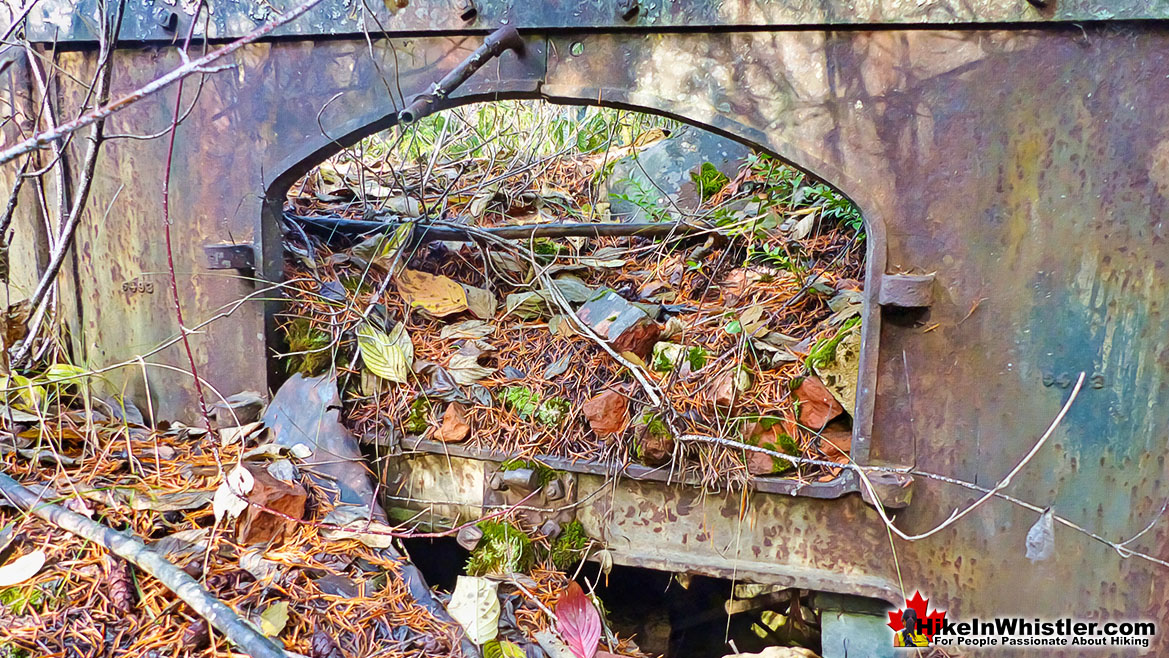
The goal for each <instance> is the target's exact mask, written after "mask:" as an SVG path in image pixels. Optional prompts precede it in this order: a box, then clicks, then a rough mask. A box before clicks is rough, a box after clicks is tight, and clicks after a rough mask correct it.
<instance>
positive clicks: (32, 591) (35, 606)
mask: <svg viewBox="0 0 1169 658" xmlns="http://www.w3.org/2000/svg"><path fill="white" fill-rule="evenodd" d="M47 598H48V597H47V596H45V592H44V590H42V589H41V588H40V587H36V586H25V587H5V588H4V589H0V605H3V606H4V607H5V608H7V609H8V610H9V611H10V612H11V613H12V614H14V615H23V614H27V613H29V612H32V611H34V610H35V611H37V612H40V611H41V610H43V609H44V605H45V602H46V599H47ZM3 655H4V654H3V653H0V656H3Z"/></svg>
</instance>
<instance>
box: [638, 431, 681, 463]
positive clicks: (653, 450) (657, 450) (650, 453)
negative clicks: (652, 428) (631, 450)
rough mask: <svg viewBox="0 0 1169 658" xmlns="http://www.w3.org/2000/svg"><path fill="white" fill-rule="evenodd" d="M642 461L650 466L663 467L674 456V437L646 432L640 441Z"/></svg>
mask: <svg viewBox="0 0 1169 658" xmlns="http://www.w3.org/2000/svg"><path fill="white" fill-rule="evenodd" d="M638 445H639V446H640V447H641V460H642V461H643V462H645V463H646V464H647V465H649V466H661V465H662V464H665V463H666V462H668V461H670V457H672V456H673V455H674V437H672V436H669V435H662V434H655V433H653V432H645V433H643V434H642V435H641V438H640V439H639V440H638Z"/></svg>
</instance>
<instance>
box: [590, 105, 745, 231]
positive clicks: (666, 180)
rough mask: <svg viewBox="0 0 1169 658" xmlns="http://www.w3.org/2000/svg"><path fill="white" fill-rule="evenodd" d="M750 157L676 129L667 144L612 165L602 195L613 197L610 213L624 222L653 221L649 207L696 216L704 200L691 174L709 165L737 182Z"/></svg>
mask: <svg viewBox="0 0 1169 658" xmlns="http://www.w3.org/2000/svg"><path fill="white" fill-rule="evenodd" d="M750 153H751V149H749V148H748V147H746V146H743V145H742V144H740V143H738V142H735V141H732V140H729V139H727V138H725V137H721V136H719V135H716V134H714V133H712V132H709V131H705V130H698V129H695V128H690V127H685V128H682V129H680V130H676V131H674V133H673V134H672V135H670V136H669V137H667V138H666V139H663V140H661V141H659V142H657V143H656V144H653V145H652V146H649V147H648V148H645V149H644V150H642V151H641V152H639V153H636V154H635V155H630V156H628V157H625V158H622V159H620V160H618V161H617V162H615V163H614V165H613V170H612V173H611V174H610V175H609V177H608V179H607V181H606V183H605V186H604V187H605V188H606V189H605V190H603V191H605V192H608V193H609V195H610V196H609V201H610V203H611V205H610V207H609V209H610V212H612V213H613V215H614V217H615V218H616V219H618V220H620V221H623V222H646V221H654V220H655V219H656V218H655V217H653V216H651V215H650V213H648V212H647V208H646V207H645V206H646V205H647V204H652V205H653V206H657V207H659V208H661V209H662V210H664V211H666V212H668V213H670V214H671V215H676V214H677V213H678V212H693V211H695V210H697V209H698V207H699V205H700V204H701V202H702V200H701V198H700V197H699V193H698V189H697V187H696V186H695V184H694V180H693V179H692V178H691V174H697V173H698V172H699V171H700V170H701V168H702V165H703V164H704V163H707V162H709V163H710V164H712V165H714V167H715V169H718V170H719V171H720V172H722V173H723V175H725V176H727V178H731V179H733V178H734V177H735V175H736V174H737V173H738V170H739V165H740V164H742V161H743V159H744V158H746V157H747V155H748V154H750Z"/></svg>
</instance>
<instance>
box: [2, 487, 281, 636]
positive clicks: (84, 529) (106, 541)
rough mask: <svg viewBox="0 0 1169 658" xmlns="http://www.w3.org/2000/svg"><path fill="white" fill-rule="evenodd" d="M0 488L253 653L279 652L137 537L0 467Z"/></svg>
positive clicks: (22, 508) (33, 513)
mask: <svg viewBox="0 0 1169 658" xmlns="http://www.w3.org/2000/svg"><path fill="white" fill-rule="evenodd" d="M0 493H2V494H3V495H4V497H5V498H7V499H8V500H9V501H10V502H12V504H13V505H16V506H17V507H18V508H19V509H21V510H24V511H25V512H28V513H29V514H32V515H34V516H37V517H39V518H41V519H44V520H45V521H48V522H49V523H51V524H53V525H55V526H57V527H58V528H61V529H62V530H66V531H68V532H71V533H73V534H75V535H78V536H80V537H84V538H85V539H88V540H89V541H92V542H95V543H97V544H100V545H101V546H103V547H104V548H106V549H107V550H108V551H110V552H111V553H113V554H114V555H117V556H118V557H120V558H122V559H124V560H126V561H128V562H131V563H133V564H134V565H135V566H137V567H138V568H139V569H141V570H142V571H144V572H146V573H147V574H150V575H151V576H153V577H155V578H157V579H158V580H159V582H161V583H162V584H163V585H165V586H166V588H167V589H169V590H170V591H172V592H174V593H175V595H177V596H178V597H179V598H180V599H182V600H183V602H185V603H186V604H187V605H189V606H191V609H192V610H194V611H195V612H196V613H198V614H199V615H200V616H202V617H203V618H204V619H206V620H207V621H208V622H210V623H211V625H212V626H214V627H215V628H216V629H218V630H219V631H220V632H221V633H223V634H224V635H225V636H226V637H227V639H229V640H231V642H232V643H233V644H235V645H236V646H238V647H239V648H240V649H242V650H243V651H245V652H247V653H248V654H249V655H251V656H253V658H285V656H286V655H287V654H285V653H284V651H283V649H281V648H279V647H277V646H276V645H274V644H273V643H272V642H271V641H270V640H268V639H267V638H265V637H264V636H263V635H261V634H260V633H258V632H256V630H255V629H253V628H252V627H251V626H249V625H248V624H246V623H245V622H244V621H243V620H241V619H240V618H239V615H237V614H236V613H235V612H234V611H233V610H232V609H231V608H229V607H227V605H225V604H224V603H223V602H222V601H220V600H218V599H216V598H215V597H213V596H211V595H210V594H209V593H207V591H206V590H205V589H203V588H202V587H200V586H199V583H197V582H195V580H194V579H193V578H191V577H190V576H188V575H187V574H186V572H184V571H183V570H182V569H179V568H178V567H176V566H175V565H173V564H171V563H170V562H168V561H166V560H165V559H163V557H162V556H161V555H159V554H158V553H157V552H155V551H154V550H152V549H150V548H149V547H147V546H146V544H144V543H142V541H141V540H140V539H138V538H137V537H133V536H130V535H126V534H123V533H121V532H117V531H115V530H113V529H112V528H108V527H106V526H104V525H102V524H100V523H97V522H95V521H91V520H89V519H87V518H85V517H84V516H82V515H80V514H77V513H76V512H71V511H69V510H67V509H65V508H64V507H61V506H59V505H54V504H52V503H48V502H45V501H43V500H42V499H41V498H40V497H39V496H37V495H36V494H35V493H33V492H32V491H29V490H28V489H26V488H24V487H23V486H21V485H20V484H19V483H17V482H16V480H13V479H12V478H10V477H8V476H7V475H5V474H3V473H0Z"/></svg>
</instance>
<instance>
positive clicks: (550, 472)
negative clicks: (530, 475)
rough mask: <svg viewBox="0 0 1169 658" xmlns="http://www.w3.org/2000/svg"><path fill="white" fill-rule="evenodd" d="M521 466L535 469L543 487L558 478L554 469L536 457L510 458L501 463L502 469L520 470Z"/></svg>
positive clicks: (500, 468) (500, 467)
mask: <svg viewBox="0 0 1169 658" xmlns="http://www.w3.org/2000/svg"><path fill="white" fill-rule="evenodd" d="M521 468H530V469H532V470H533V471H535V472H536V477H537V478H539V480H540V486H541V487H542V486H544V485H546V484H548V483H549V482H551V481H552V480H555V479H556V471H555V470H554V469H552V468H550V467H549V466H546V465H545V464H542V463H540V462H538V461H536V460H534V459H509V460H507V461H505V462H503V463H501V464H500V465H499V470H501V471H518V470H520V469H521Z"/></svg>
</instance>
